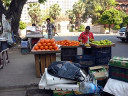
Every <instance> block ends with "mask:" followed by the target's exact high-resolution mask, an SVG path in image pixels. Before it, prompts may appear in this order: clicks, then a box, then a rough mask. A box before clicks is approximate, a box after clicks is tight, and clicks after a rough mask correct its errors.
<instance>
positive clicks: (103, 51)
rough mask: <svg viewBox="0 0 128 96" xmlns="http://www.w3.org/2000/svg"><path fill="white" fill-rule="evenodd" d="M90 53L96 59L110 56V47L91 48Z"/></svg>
mask: <svg viewBox="0 0 128 96" xmlns="http://www.w3.org/2000/svg"><path fill="white" fill-rule="evenodd" d="M91 51H92V54H93V55H94V56H95V57H96V58H100V57H103V56H108V55H109V56H110V55H111V47H102V48H96V47H91Z"/></svg>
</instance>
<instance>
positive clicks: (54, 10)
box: [49, 4, 61, 20]
mask: <svg viewBox="0 0 128 96" xmlns="http://www.w3.org/2000/svg"><path fill="white" fill-rule="evenodd" d="M60 12H61V8H60V6H59V5H58V4H53V5H51V6H50V9H49V15H50V17H52V18H53V20H55V19H56V18H57V16H59V15H60Z"/></svg>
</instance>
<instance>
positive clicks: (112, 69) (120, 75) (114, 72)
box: [109, 65, 128, 82]
mask: <svg viewBox="0 0 128 96" xmlns="http://www.w3.org/2000/svg"><path fill="white" fill-rule="evenodd" d="M109 77H110V78H113V79H117V80H120V81H125V82H128V69H127V68H121V67H117V66H111V65H109Z"/></svg>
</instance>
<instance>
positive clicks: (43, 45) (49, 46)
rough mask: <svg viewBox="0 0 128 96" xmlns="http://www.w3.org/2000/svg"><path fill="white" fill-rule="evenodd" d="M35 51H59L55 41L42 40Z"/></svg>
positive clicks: (35, 47)
mask: <svg viewBox="0 0 128 96" xmlns="http://www.w3.org/2000/svg"><path fill="white" fill-rule="evenodd" d="M33 50H34V51H36V50H39V51H40V50H51V51H54V50H59V48H58V46H57V44H56V42H55V39H40V40H39V41H38V43H37V44H36V45H35V46H34V48H33Z"/></svg>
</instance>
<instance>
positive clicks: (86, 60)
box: [76, 55, 95, 67]
mask: <svg viewBox="0 0 128 96" xmlns="http://www.w3.org/2000/svg"><path fill="white" fill-rule="evenodd" d="M76 59H77V63H80V64H81V65H82V66H83V67H91V66H95V57H94V56H92V55H77V56H76Z"/></svg>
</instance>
